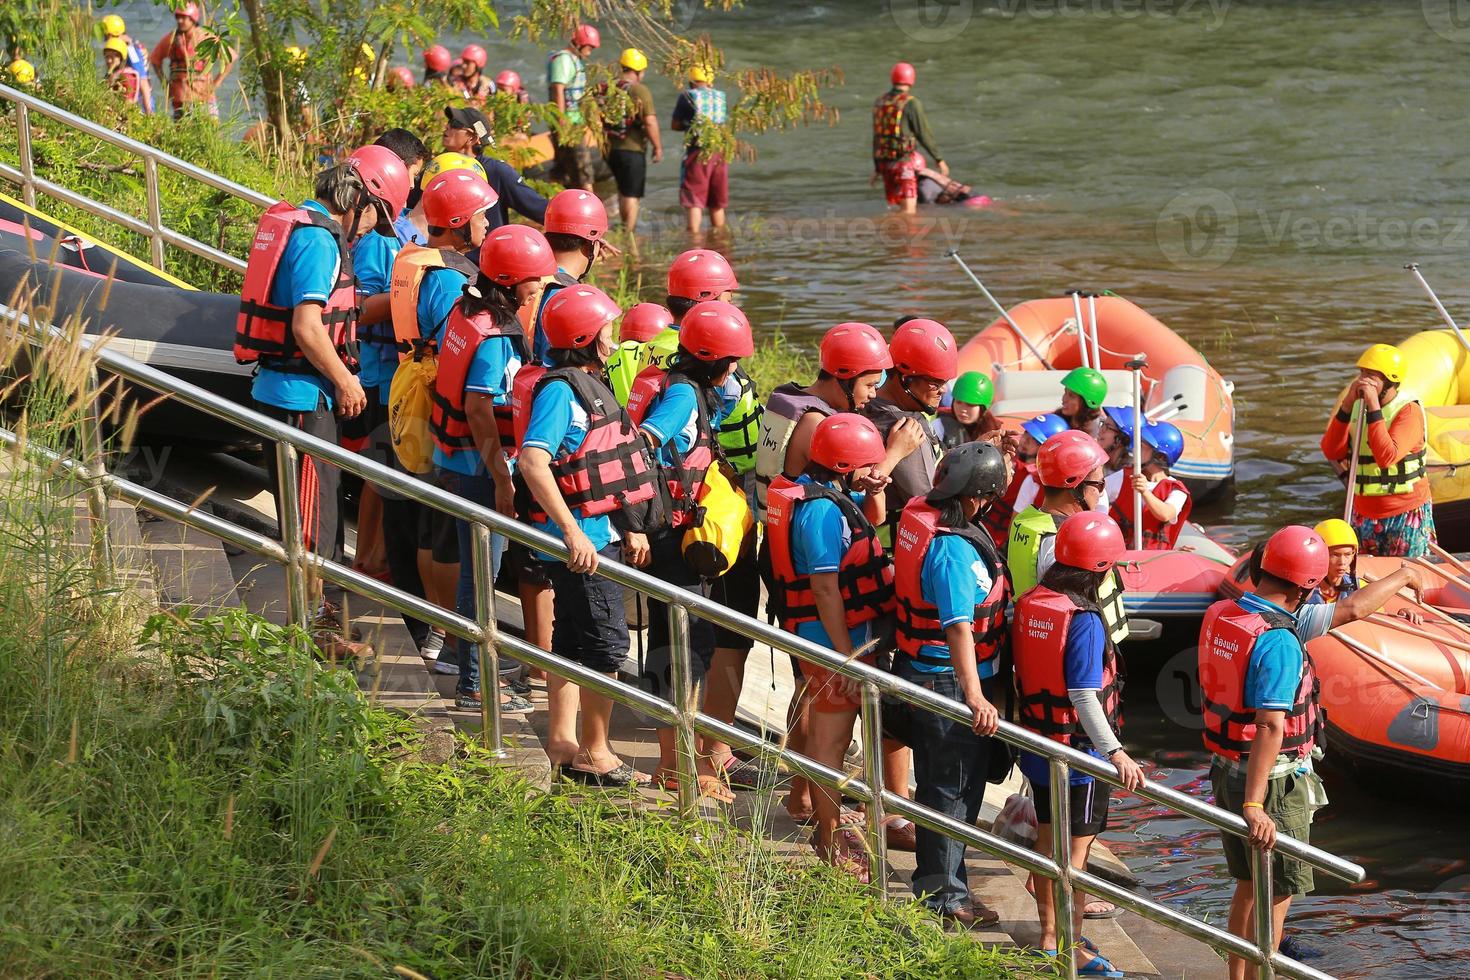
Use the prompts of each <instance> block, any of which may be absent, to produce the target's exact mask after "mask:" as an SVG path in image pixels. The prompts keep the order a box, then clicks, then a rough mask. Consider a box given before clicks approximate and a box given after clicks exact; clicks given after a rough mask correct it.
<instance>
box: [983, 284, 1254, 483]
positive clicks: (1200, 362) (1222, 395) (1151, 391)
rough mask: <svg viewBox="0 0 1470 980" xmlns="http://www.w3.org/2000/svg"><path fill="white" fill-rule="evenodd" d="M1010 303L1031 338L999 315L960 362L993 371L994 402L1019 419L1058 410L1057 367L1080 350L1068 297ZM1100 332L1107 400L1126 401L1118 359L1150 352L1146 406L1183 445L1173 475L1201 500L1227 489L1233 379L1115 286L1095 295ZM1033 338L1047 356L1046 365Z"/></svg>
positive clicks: (1060, 370)
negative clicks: (1174, 429) (1113, 292)
mask: <svg viewBox="0 0 1470 980" xmlns="http://www.w3.org/2000/svg"><path fill="white" fill-rule="evenodd" d="M1009 313H1010V317H1011V319H1012V320H1014V321H1015V322H1016V324H1017V326H1019V327H1020V329H1021V331H1022V332H1023V333H1024V334H1025V337H1026V340H1027V341H1029V342H1030V346H1029V347H1028V346H1027V343H1026V342H1025V341H1023V340H1022V339H1021V338H1020V337H1018V336H1017V335H1016V331H1015V329H1013V328H1012V327H1011V325H1010V324H1009V323H1007V322H1006V320H1005V319H1003V318H1002V319H998V320H996V321H995V322H994V323H992V324H990V326H988V327H986V328H985V329H984V330H982V331H980V333H979V334H977V335H976V336H975V337H973V338H971V339H970V341H969V342H968V343H967V344H965V346H964V347H963V348H962V349H961V351H960V370H961V371H983V372H985V373H986V374H987V375H990V377H991V379H992V380H993V381H994V382H995V401H994V403H993V404H992V405H991V411H992V412H995V413H996V414H997V415H999V416H1001V417H1002V418H1008V419H1010V420H1011V421H1010V424H1011V425H1013V426H1019V424H1020V422H1021V421H1023V420H1025V419H1027V418H1030V417H1032V416H1034V415H1037V414H1040V413H1042V412H1051V411H1055V410H1056V407H1057V405H1058V404H1060V402H1061V397H1062V386H1061V381H1062V376H1063V375H1064V374H1065V373H1066V372H1067V371H1070V370H1071V369H1072V368H1075V367H1078V366H1080V365H1081V363H1082V356H1081V349H1080V345H1079V343H1078V333H1077V330H1076V327H1075V325H1074V322H1073V321H1074V315H1073V306H1072V299H1071V297H1060V298H1057V299H1038V300H1031V301H1029V302H1026V303H1022V304H1021V305H1020V306H1017V307H1014V308H1013V309H1011V310H1010V311H1009ZM1087 315H1088V314H1087V304H1086V301H1085V300H1084V301H1083V316H1084V317H1086V316H1087ZM1097 333H1098V343H1099V345H1100V346H1101V348H1102V364H1101V366H1100V369H1101V370H1102V372H1103V374H1104V376H1105V377H1106V378H1107V381H1108V397H1107V399H1106V401H1105V402H1104V404H1106V405H1118V406H1132V404H1133V380H1132V374H1131V373H1130V372H1129V371H1128V370H1127V369H1126V368H1125V366H1124V365H1125V363H1126V362H1127V361H1129V360H1130V359H1132V358H1133V357H1134V356H1135V355H1136V354H1138V353H1140V352H1142V353H1143V354H1144V355H1145V356H1146V357H1147V358H1148V367H1147V368H1146V369H1145V371H1144V380H1143V405H1144V410H1145V411H1146V412H1149V413H1150V414H1151V415H1152V416H1154V417H1158V418H1162V419H1167V420H1168V421H1170V422H1173V423H1174V424H1175V425H1177V426H1178V427H1179V431H1180V432H1181V433H1183V435H1184V455H1183V457H1182V458H1181V459H1180V460H1179V462H1178V464H1177V465H1175V466H1174V467H1173V468H1172V473H1173V475H1174V476H1176V477H1178V478H1179V479H1181V480H1183V481H1184V482H1185V483H1186V484H1188V486H1189V489H1190V492H1191V493H1192V494H1193V495H1194V499H1195V502H1196V503H1197V504H1199V503H1206V502H1208V501H1210V500H1213V499H1216V498H1218V497H1221V496H1223V495H1224V494H1225V493H1227V492H1228V491H1229V489H1230V487H1231V486H1232V485H1233V484H1234V480H1235V403H1234V400H1233V398H1232V391H1233V386H1232V385H1231V384H1230V383H1229V382H1228V381H1226V380H1225V379H1223V378H1222V377H1220V375H1219V373H1218V372H1217V371H1215V369H1214V368H1212V367H1211V366H1210V364H1209V362H1208V361H1206V360H1205V359H1204V357H1203V356H1202V355H1201V354H1200V353H1199V352H1198V351H1197V350H1195V349H1194V348H1193V347H1191V346H1190V345H1189V344H1188V343H1187V342H1186V341H1185V340H1184V339H1183V338H1182V337H1180V336H1179V335H1178V334H1176V333H1175V332H1174V331H1172V330H1170V329H1169V328H1168V327H1166V326H1165V325H1164V324H1163V323H1161V322H1160V321H1159V320H1157V319H1156V318H1154V317H1153V316H1152V315H1150V314H1149V313H1148V312H1147V311H1146V310H1144V309H1143V308H1142V307H1140V306H1138V305H1136V304H1134V303H1131V302H1129V301H1128V300H1126V299H1123V298H1122V297H1121V296H1101V297H1098V299H1097ZM1031 347H1035V348H1036V349H1037V350H1039V351H1040V352H1041V353H1042V355H1043V356H1045V358H1046V360H1047V362H1048V363H1050V364H1051V369H1050V370H1048V369H1047V367H1046V365H1045V364H1043V363H1042V362H1041V361H1040V360H1039V359H1038V358H1037V357H1036V355H1035V354H1033V353H1032V352H1031ZM1097 366H1098V365H1094V367H1097Z"/></svg>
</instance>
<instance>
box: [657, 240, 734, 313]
mask: <svg viewBox="0 0 1470 980" xmlns="http://www.w3.org/2000/svg"><path fill="white" fill-rule="evenodd" d="M739 288H740V283H738V282H736V281H735V270H734V269H732V268H730V262H729V260H727V259H726V258H725V257H724V256H723V255H721V254H720V253H719V252H714V251H711V250H710V249H707V248H691V249H690V250H689V251H687V252H685V253H683V254H682V255H680V256H679V257H678V258H677V259H675V260H674V264H673V265H671V266H669V295H670V296H680V297H683V298H684V299H692V300H695V301H698V300H705V299H714V298H715V297H716V296H719V295H720V294H721V293H723V292H725V291H727V290H733V289H739Z"/></svg>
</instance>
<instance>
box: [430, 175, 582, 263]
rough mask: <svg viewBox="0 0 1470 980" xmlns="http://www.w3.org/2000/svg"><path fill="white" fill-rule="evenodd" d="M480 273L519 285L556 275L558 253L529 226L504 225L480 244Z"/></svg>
mask: <svg viewBox="0 0 1470 980" xmlns="http://www.w3.org/2000/svg"><path fill="white" fill-rule="evenodd" d="M454 172H463V171H454ZM440 176H445V175H442V174H441V175H440ZM480 273H481V274H482V275H484V276H485V278H487V279H489V280H490V281H491V282H493V283H495V284H496V285H499V286H519V285H520V284H521V283H523V282H529V281H530V280H532V279H542V278H545V277H546V276H551V275H555V274H556V256H554V255H553V254H551V246H550V245H549V244H547V242H546V236H545V235H543V234H541V232H539V231H537V230H536V229H535V228H532V227H531V226H530V225H501V226H500V227H499V228H496V229H495V230H494V231H492V232H491V233H490V234H489V235H487V236H486V237H485V244H484V245H482V246H480ZM563 292H565V290H563Z"/></svg>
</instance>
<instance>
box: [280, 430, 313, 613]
mask: <svg viewBox="0 0 1470 980" xmlns="http://www.w3.org/2000/svg"><path fill="white" fill-rule="evenodd" d="M296 456H297V454H296V447H295V446H293V445H291V444H290V443H289V442H278V443H276V502H277V507H276V510H277V512H278V513H279V514H280V515H281V547H282V548H284V549H285V550H286V614H287V616H289V617H290V621H291V622H292V623H295V624H296V625H297V626H300V627H301V628H302V629H305V628H306V624H307V623H308V622H309V621H310V620H311V609H310V608H309V607H308V605H307V595H306V592H307V589H306V544H305V541H304V540H303V537H302V533H301V496H300V492H301V491H300V483H299V481H298V480H297V479H296Z"/></svg>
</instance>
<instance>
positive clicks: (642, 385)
mask: <svg viewBox="0 0 1470 980" xmlns="http://www.w3.org/2000/svg"><path fill="white" fill-rule="evenodd" d="M680 384H686V385H689V386H690V387H692V388H693V389H694V395H695V402H696V404H697V405H698V406H699V407H698V409H697V410H696V411H695V413H694V442H693V443H692V444H691V445H690V446H689V451H688V452H684V453H681V452H679V450H678V449H677V448H676V447H675V445H674V436H673V435H670V437H669V441H668V442H666V443H664V451H665V452H667V453H668V454H669V457H670V458H671V459H672V460H673V461H674V462H673V465H672V466H662V465H661V466H660V467H659V469H660V470H661V471H662V473H663V477H664V484H665V486H667V487H668V494H669V505H670V506H669V522H670V526H671V527H675V528H681V527H690V526H696V527H697V526H698V525H699V524H700V523H701V522H702V521H703V518H704V515H703V514H702V513H701V512H700V508H699V498H700V497H702V496H704V477H705V474H706V473H707V472H708V471H709V468H710V464H711V463H713V462H714V461H715V454H716V453H717V452H718V451H719V450H718V447H717V446H716V443H715V436H714V430H713V429H712V428H711V426H710V416H711V415H712V414H714V411H715V406H714V404H713V403H712V401H711V398H710V396H711V395H714V396H715V397H716V398H718V397H719V396H718V393H715V392H711V391H709V390H708V389H706V388H704V387H702V386H701V385H700V384H699V382H697V381H695V380H693V379H692V378H690V377H688V376H687V375H683V374H673V373H666V372H664V371H663V370H662V369H661V368H659V367H658V366H657V365H650V366H649V367H646V368H644V369H643V370H642V371H640V372H639V373H638V376H637V377H636V378H634V379H633V385H632V387H631V388H629V389H628V415H629V416H630V417H631V418H632V419H633V422H634V424H635V425H640V426H641V425H642V424H643V420H644V419H645V418H647V417H648V413H649V412H650V411H651V410H652V409H653V406H654V405H655V404H656V403H657V402H658V400H659V399H660V398H662V397H663V395H664V393H665V392H666V391H668V390H669V389H670V388H671V387H673V386H674V385H680Z"/></svg>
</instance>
